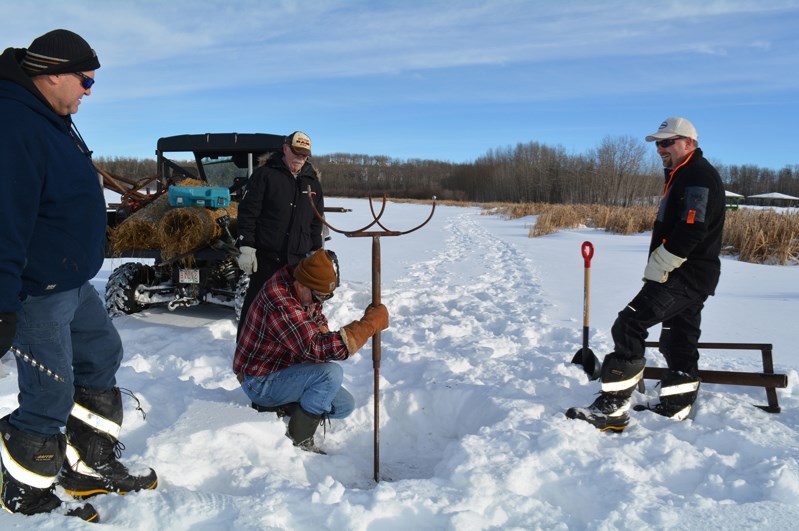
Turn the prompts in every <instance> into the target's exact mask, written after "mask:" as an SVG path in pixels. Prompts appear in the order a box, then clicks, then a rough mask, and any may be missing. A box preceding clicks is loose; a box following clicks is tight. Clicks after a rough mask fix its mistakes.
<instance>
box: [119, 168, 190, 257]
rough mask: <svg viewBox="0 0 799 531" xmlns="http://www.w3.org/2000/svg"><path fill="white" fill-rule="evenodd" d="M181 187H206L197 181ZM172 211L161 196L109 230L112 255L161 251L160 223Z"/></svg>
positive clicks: (182, 184) (165, 196) (164, 195)
mask: <svg viewBox="0 0 799 531" xmlns="http://www.w3.org/2000/svg"><path fill="white" fill-rule="evenodd" d="M178 184H179V185H180V186H205V183H204V182H203V181H200V180H197V179H184V180H182V181H180V183H178ZM169 210H170V206H169V198H168V197H167V194H166V193H163V194H161V195H160V196H159V197H157V198H156V199H155V200H154V201H152V202H151V203H149V204H147V205H146V206H144V207H142V208H141V209H139V210H137V211H136V212H134V213H133V214H131V216H130V217H129V218H127V219H126V220H125V221H123V222H122V223H120V224H119V225H118V226H117V227H116V228H114V229H109V237H108V239H109V243H110V245H111V253H112V254H113V255H115V256H119V255H121V254H122V253H123V252H124V251H127V250H132V249H160V248H161V246H162V242H161V239H160V237H159V234H158V223H159V222H160V221H161V219H162V218H163V217H164V215H166V213H167V212H168V211H169Z"/></svg>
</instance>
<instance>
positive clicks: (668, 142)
mask: <svg viewBox="0 0 799 531" xmlns="http://www.w3.org/2000/svg"><path fill="white" fill-rule="evenodd" d="M681 138H684V137H682V136H678V137H677V138H667V139H666V140H657V141H656V142H655V145H656V146H657V147H661V148H667V147H669V146H673V145H674V143H675V142H676V141H678V140H679V139H681Z"/></svg>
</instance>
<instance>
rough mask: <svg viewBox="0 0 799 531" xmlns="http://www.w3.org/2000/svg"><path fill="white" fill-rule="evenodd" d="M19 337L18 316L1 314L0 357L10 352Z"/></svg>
mask: <svg viewBox="0 0 799 531" xmlns="http://www.w3.org/2000/svg"><path fill="white" fill-rule="evenodd" d="M15 335H17V314H15V313H0V356H2V355H3V354H5V353H6V352H8V349H9V348H11V343H13V342H14V336H15Z"/></svg>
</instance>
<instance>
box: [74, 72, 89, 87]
mask: <svg viewBox="0 0 799 531" xmlns="http://www.w3.org/2000/svg"><path fill="white" fill-rule="evenodd" d="M70 73H71V74H75V75H76V76H78V77H79V78H80V86H81V87H83V89H84V90H89V89H90V88H92V85H94V80H93V79H92V78H90V77H89V76H87V75H86V74H84V73H83V72H70Z"/></svg>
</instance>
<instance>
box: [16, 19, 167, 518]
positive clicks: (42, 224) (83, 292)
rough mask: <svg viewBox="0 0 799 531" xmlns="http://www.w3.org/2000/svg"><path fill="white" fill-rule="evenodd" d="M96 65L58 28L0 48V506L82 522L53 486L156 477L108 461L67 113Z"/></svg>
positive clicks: (113, 412) (93, 196)
mask: <svg viewBox="0 0 799 531" xmlns="http://www.w3.org/2000/svg"><path fill="white" fill-rule="evenodd" d="M98 68H100V62H99V60H98V59H97V54H96V53H95V52H94V50H93V49H92V48H91V47H90V46H89V44H88V43H87V42H86V41H85V40H84V39H83V38H82V37H81V36H80V35H77V34H76V33H73V32H71V31H69V30H65V29H57V30H53V31H50V32H48V33H45V34H44V35H42V36H40V37H37V38H36V39H34V41H33V42H32V43H31V45H30V46H29V47H28V48H8V49H6V50H5V51H4V52H3V54H2V56H0V123H2V126H0V226H2V227H3V230H2V231H0V264H2V265H0V356H2V355H3V354H5V352H6V351H7V350H8V349H9V348H11V347H12V345H13V348H15V349H16V350H15V352H16V353H17V355H18V357H17V370H18V373H19V374H18V382H19V406H18V407H17V408H16V409H15V410H14V411H12V412H11V414H9V415H6V416H5V417H3V418H2V419H0V461H1V462H2V468H1V469H0V474H1V476H2V477H1V479H2V481H0V483H2V495H1V496H0V504H1V505H2V507H4V508H5V509H6V510H8V511H10V512H13V513H21V514H27V515H30V514H37V513H49V512H60V513H62V514H67V515H70V516H78V517H80V518H83V519H84V520H87V521H94V522H96V521H98V519H99V518H98V516H97V512H96V511H95V509H94V507H92V505H91V504H89V503H85V504H81V505H77V504H75V502H74V501H73V502H71V504H65V503H62V500H61V499H60V498H59V497H58V496H57V495H56V493H55V486H56V482H58V484H60V485H61V487H62V488H63V490H64V492H66V493H67V494H70V495H72V496H75V497H79V498H83V497H88V496H92V495H95V494H101V493H107V492H116V493H120V494H125V493H127V492H130V491H134V490H140V489H151V488H154V487H155V486H156V484H157V482H158V479H157V477H156V474H155V472H154V471H153V470H152V469H150V470H148V471H146V472H144V474H142V475H134V474H131V473H130V472H129V471H128V469H127V468H126V467H125V466H124V465H123V464H122V463H120V462H119V461H118V460H117V457H119V453H118V452H119V450H120V448H124V446H122V445H121V443H120V442H119V441H118V440H117V437H118V436H119V431H120V429H121V424H122V398H121V395H120V389H119V387H117V386H116V372H117V370H118V369H119V366H120V363H121V361H122V356H123V350H122V341H121V340H120V337H119V334H118V333H117V331H116V329H115V328H114V325H113V324H112V322H111V320H110V319H109V317H108V314H107V312H106V310H105V305H104V304H103V302H102V300H100V297H99V295H98V294H97V291H96V290H95V289H94V288H93V287H92V285H91V283H90V280H91V279H92V278H94V276H95V275H96V274H97V271H98V270H99V269H100V267H101V266H102V264H103V259H104V257H105V255H104V248H105V234H106V213H105V199H104V197H103V190H102V186H101V185H100V181H99V179H98V177H97V170H96V169H95V168H94V166H93V164H92V161H91V151H89V149H88V148H87V147H86V144H85V143H84V142H83V139H82V138H81V136H80V134H78V130H77V129H76V128H75V125H74V124H73V123H72V115H73V114H75V113H76V112H78V106H79V105H80V104H81V101H82V99H83V97H85V96H90V95H91V93H92V87H93V86H94V76H95V70H97V69H98ZM34 363H35V364H36V365H34ZM42 367H45V368H47V369H48V371H47V372H45V371H41V370H40V369H41V368H42Z"/></svg>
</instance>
